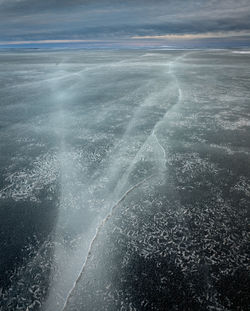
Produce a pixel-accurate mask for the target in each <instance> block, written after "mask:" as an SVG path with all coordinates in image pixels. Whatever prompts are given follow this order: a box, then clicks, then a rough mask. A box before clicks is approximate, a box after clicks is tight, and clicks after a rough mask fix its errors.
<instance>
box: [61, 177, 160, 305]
mask: <svg viewBox="0 0 250 311" xmlns="http://www.w3.org/2000/svg"><path fill="white" fill-rule="evenodd" d="M153 176H154V175H150V176H148V177H146V178H144V179H143V180H141V181H140V182H138V183H137V184H135V185H134V186H132V187H131V188H130V189H128V190H127V191H126V192H125V193H124V195H123V196H122V197H121V198H120V199H119V200H118V202H117V203H116V204H115V205H113V207H112V208H111V210H110V212H109V213H108V214H107V215H106V217H105V218H104V219H103V220H102V221H101V223H100V225H99V226H98V227H97V229H96V234H95V235H94V237H93V239H92V241H91V243H90V246H89V249H88V253H87V256H86V259H85V261H84V263H83V266H82V268H81V270H80V273H79V275H78V277H77V279H76V281H75V282H74V284H73V287H72V288H71V290H70V291H69V293H68V296H67V298H66V301H65V303H64V305H63V308H62V311H64V310H66V307H67V305H68V303H69V301H70V298H71V297H72V294H73V292H74V290H75V288H76V286H77V284H78V283H79V281H80V280H81V278H82V276H83V273H84V270H85V267H86V265H87V263H88V260H89V258H90V256H91V251H92V248H93V246H94V243H95V241H96V240H97V238H98V236H99V233H100V231H101V229H102V228H103V227H104V226H105V224H106V223H107V221H108V220H109V219H110V218H111V217H112V215H113V213H114V211H115V210H116V209H117V207H118V206H119V204H120V203H121V202H122V201H124V200H125V198H126V197H127V196H128V194H129V193H130V192H132V191H133V190H134V189H136V188H138V187H139V186H141V185H142V184H143V183H145V182H146V181H147V180H148V179H150V178H152V177H153Z"/></svg>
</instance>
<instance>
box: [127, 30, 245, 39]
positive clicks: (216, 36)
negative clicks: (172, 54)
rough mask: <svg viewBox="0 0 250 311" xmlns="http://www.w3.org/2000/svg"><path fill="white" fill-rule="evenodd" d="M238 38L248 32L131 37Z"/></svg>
mask: <svg viewBox="0 0 250 311" xmlns="http://www.w3.org/2000/svg"><path fill="white" fill-rule="evenodd" d="M238 36H241V37H242V36H249V37H250V30H249V31H226V32H222V31H220V32H205V33H193V34H192V33H185V34H167V35H159V36H154V35H153V36H133V37H132V39H170V40H173V39H174V40H177V39H180V40H181V39H185V40H192V39H206V38H231V37H238Z"/></svg>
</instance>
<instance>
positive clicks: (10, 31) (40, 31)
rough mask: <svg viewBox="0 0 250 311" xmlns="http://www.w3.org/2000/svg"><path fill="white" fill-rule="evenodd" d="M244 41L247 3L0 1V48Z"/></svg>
mask: <svg viewBox="0 0 250 311" xmlns="http://www.w3.org/2000/svg"><path fill="white" fill-rule="evenodd" d="M210 38H217V39H218V38H224V40H231V39H232V40H236V39H237V38H238V39H239V38H241V39H242V38H243V39H245V40H250V0H164V1H163V0H158V1H157V0H155V1H153V0H99V1H97V0H0V44H5V43H7V42H8V43H11V42H15V43H25V42H27V43H29V42H33V41H36V42H37V41H39V42H38V43H42V42H44V40H46V42H73V43H74V42H75V43H76V42H81V41H82V42H84V41H85V40H87V41H89V42H91V41H92V40H99V41H100V40H101V41H110V40H114V41H126V42H128V41H131V42H132V41H135V42H139V41H141V42H146V41H147V42H149V41H152V40H153V41H155V40H161V41H164V42H169V41H171V40H177V41H178V40H179V41H180V40H184V41H186V40H198V39H202V40H206V39H207V40H208V39H210Z"/></svg>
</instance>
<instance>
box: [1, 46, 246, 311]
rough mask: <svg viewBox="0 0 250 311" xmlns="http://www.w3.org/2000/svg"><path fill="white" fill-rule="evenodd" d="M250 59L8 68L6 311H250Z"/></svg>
mask: <svg viewBox="0 0 250 311" xmlns="http://www.w3.org/2000/svg"><path fill="white" fill-rule="evenodd" d="M249 63H250V56H249V55H248V54H246V53H245V54H243V53H241V54H240V55H237V54H236V53H232V52H231V51H225V50H222V51H174V50H173V51H147V52H146V53H145V51H97V52H95V51H51V52H42V51H36V52H12V53H5V52H1V53H0V95H1V100H0V109H1V110H0V111H1V113H0V129H1V131H0V150H1V153H0V204H1V207H0V213H1V214H0V222H1V223H0V224H1V226H0V234H1V237H0V243H1V244H0V253H1V257H0V288H1V289H0V295H1V298H0V310H1V308H2V309H3V310H39V309H41V310H45V311H46V310H47V311H55V310H65V311H66V310H67V311H69V310H78V311H79V310H85V311H86V310H87V311H88V310H89V311H94V310H98V311H100V310H109V311H112V310H166V309H167V310H238V309H240V310H247V308H248V305H249V295H248V288H249V274H248V270H247V269H248V266H247V258H248V256H249V252H248V248H247V243H248V235H247V234H248V222H247V210H248V206H249V203H250V171H249V164H250V102H249V98H250V87H249V85H250V67H249Z"/></svg>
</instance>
